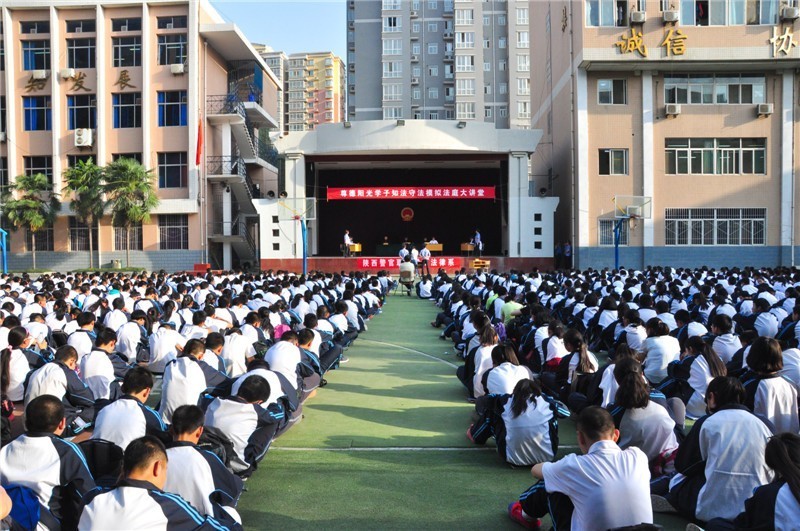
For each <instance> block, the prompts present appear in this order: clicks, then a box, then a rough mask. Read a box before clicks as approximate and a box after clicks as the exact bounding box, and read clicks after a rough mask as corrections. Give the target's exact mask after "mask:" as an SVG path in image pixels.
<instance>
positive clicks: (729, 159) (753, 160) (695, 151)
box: [665, 138, 767, 175]
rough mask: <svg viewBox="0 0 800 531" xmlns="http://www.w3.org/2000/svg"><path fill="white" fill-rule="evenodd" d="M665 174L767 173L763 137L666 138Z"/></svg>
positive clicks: (765, 144) (765, 145)
mask: <svg viewBox="0 0 800 531" xmlns="http://www.w3.org/2000/svg"><path fill="white" fill-rule="evenodd" d="M665 145H666V173H667V174H707V175H766V173H767V163H766V156H767V141H766V139H765V138H668V139H666V140H665Z"/></svg>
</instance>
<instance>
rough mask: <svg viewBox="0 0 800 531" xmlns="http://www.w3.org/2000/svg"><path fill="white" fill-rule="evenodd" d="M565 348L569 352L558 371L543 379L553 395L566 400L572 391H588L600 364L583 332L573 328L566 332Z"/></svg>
mask: <svg viewBox="0 0 800 531" xmlns="http://www.w3.org/2000/svg"><path fill="white" fill-rule="evenodd" d="M564 348H565V349H566V350H567V352H568V354H567V355H565V356H564V357H563V358H561V361H560V363H559V364H558V368H557V370H556V372H555V373H545V374H543V375H542V379H543V384H544V385H545V387H546V388H548V389H550V390H551V392H552V393H553V396H556V397H558V398H559V399H560V400H563V401H565V402H566V401H567V400H568V398H569V395H570V393H575V392H578V393H584V394H585V393H586V392H587V390H588V388H589V384H590V383H591V381H592V375H593V374H594V373H595V372H596V371H597V368H598V367H599V364H598V362H597V358H596V357H595V355H594V354H592V353H591V352H589V349H588V347H587V345H586V341H584V339H583V334H581V333H580V332H578V331H577V330H575V329H572V328H571V329H569V330H567V332H566V333H565V334H564Z"/></svg>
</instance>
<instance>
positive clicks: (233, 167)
mask: <svg viewBox="0 0 800 531" xmlns="http://www.w3.org/2000/svg"><path fill="white" fill-rule="evenodd" d="M206 174H207V175H239V176H240V177H246V176H247V168H246V167H245V164H244V159H242V158H240V157H206Z"/></svg>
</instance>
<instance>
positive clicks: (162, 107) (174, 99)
mask: <svg viewBox="0 0 800 531" xmlns="http://www.w3.org/2000/svg"><path fill="white" fill-rule="evenodd" d="M187 123H188V116H187V105H186V91H185V90H172V91H167V92H159V93H158V126H159V127H176V126H184V125H186V124H187Z"/></svg>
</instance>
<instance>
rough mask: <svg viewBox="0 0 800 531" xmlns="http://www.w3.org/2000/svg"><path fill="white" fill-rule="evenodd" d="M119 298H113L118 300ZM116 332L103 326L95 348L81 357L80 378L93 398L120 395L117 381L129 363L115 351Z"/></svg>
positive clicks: (120, 379)
mask: <svg viewBox="0 0 800 531" xmlns="http://www.w3.org/2000/svg"><path fill="white" fill-rule="evenodd" d="M118 300H119V299H114V301H115V302H116V301H118ZM116 346H117V334H116V333H114V331H113V330H111V329H110V328H104V329H103V330H101V331H100V332H99V333H98V334H97V339H95V348H94V349H92V351H91V352H90V353H89V354H87V355H86V356H84V357H83V358H81V363H80V367H81V378H82V379H83V381H84V382H86V385H87V386H89V389H91V391H92V394H93V395H94V399H95V400H101V399H111V400H115V399H117V398H118V397H119V395H120V389H119V382H121V381H122V379H123V378H124V377H125V374H127V372H128V370H130V368H131V365H129V364H128V363H127V362H126V361H125V360H123V359H122V358H121V357H120V356H119V354H117V353H116V352H115V350H114V349H115V347H116Z"/></svg>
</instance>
